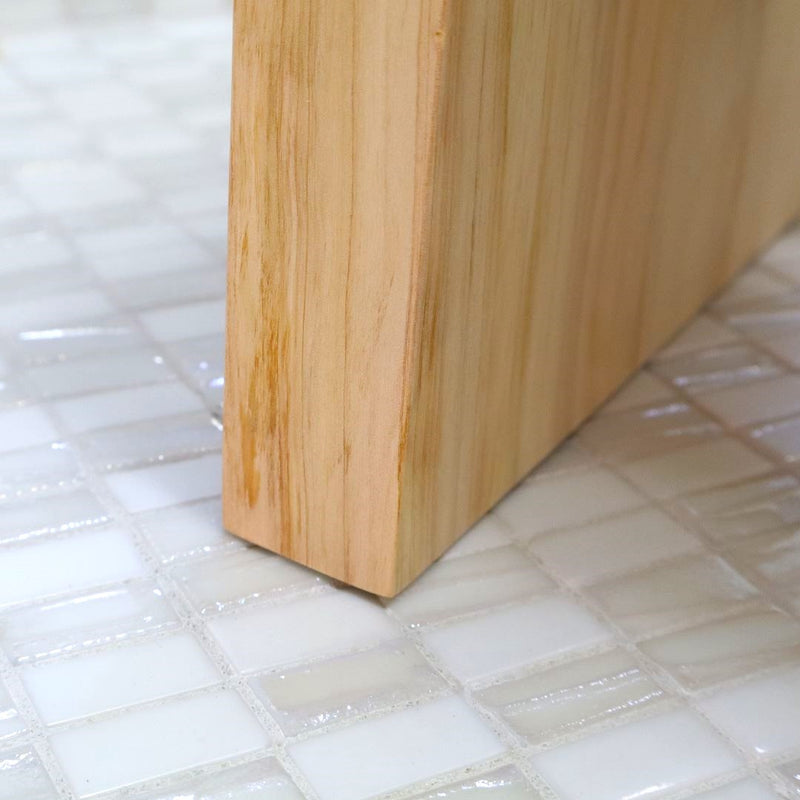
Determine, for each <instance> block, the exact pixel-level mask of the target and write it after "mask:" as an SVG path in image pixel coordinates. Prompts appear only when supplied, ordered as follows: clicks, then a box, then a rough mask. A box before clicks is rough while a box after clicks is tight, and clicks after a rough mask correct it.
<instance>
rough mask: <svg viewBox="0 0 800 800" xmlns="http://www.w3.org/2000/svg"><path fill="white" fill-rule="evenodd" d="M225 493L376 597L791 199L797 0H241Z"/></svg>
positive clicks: (666, 327) (231, 515) (540, 448)
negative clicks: (283, 0)
mask: <svg viewBox="0 0 800 800" xmlns="http://www.w3.org/2000/svg"><path fill="white" fill-rule="evenodd" d="M234 17H235V32H234V36H235V41H234V96H233V129H232V154H231V206H230V259H229V284H228V286H229V293H228V342H227V367H226V384H225V392H226V396H225V461H224V515H225V524H226V526H227V527H228V529H229V530H231V531H232V532H234V533H236V534H238V535H239V536H242V537H244V538H246V539H248V540H250V541H253V542H256V543H257V544H260V545H262V546H264V547H267V548H269V549H270V550H275V551H277V552H280V553H282V554H284V555H286V556H288V557H289V558H291V559H294V560H296V561H300V562H302V563H304V564H308V565H310V566H312V567H314V568H315V569H318V570H321V571H322V572H325V573H327V574H329V575H332V576H334V577H336V578H339V579H341V580H343V581H346V582H347V583H350V584H353V585H355V586H358V587H361V588H364V589H367V590H369V591H372V592H376V593H379V594H382V595H393V594H395V593H396V592H398V591H399V590H401V589H402V588H403V587H404V586H405V585H407V584H408V583H409V582H410V581H411V580H413V578H414V577H416V576H417V575H418V574H419V573H420V572H421V571H422V570H423V569H425V567H427V566H428V565H429V564H430V563H431V561H433V560H434V559H435V558H436V557H437V556H439V555H440V554H441V553H442V552H443V551H444V550H445V549H446V548H447V547H448V545H450V544H451V543H452V542H453V541H454V540H455V539H456V538H457V537H458V536H459V535H460V534H461V533H463V532H464V531H465V530H466V529H467V528H468V527H469V526H470V525H471V524H472V523H473V522H475V521H476V520H477V519H478V518H479V517H480V516H481V515H482V514H483V513H484V512H485V511H487V510H488V509H489V508H490V507H491V506H492V505H493V504H494V503H495V502H497V500H499V499H500V497H502V495H503V494H504V493H505V492H507V491H508V490H509V489H510V488H511V487H512V486H513V485H514V484H515V483H516V482H517V481H519V480H520V478H522V477H523V476H524V475H525V473H526V472H528V471H529V470H530V469H531V468H532V467H533V466H534V465H535V464H536V463H537V462H538V461H539V460H540V459H541V458H542V457H544V456H545V455H546V454H547V452H548V451H550V450H551V449H552V448H553V447H554V446H555V445H556V444H558V442H559V441H560V440H561V439H562V438H563V437H564V436H565V435H567V434H568V433H569V432H570V431H571V430H573V429H574V428H575V426H576V425H578V424H579V423H580V422H581V421H582V420H583V419H585V418H586V416H588V415H589V414H590V413H591V411H592V410H593V409H594V408H596V407H597V405H598V404H599V403H601V402H602V401H603V400H604V399H605V398H606V397H608V395H609V394H610V393H611V392H613V391H614V389H615V388H617V387H618V386H619V385H620V383H621V382H622V381H623V380H624V379H625V378H626V377H627V376H628V375H629V374H630V373H631V372H632V371H633V370H635V369H636V367H637V366H638V365H640V364H641V363H642V361H643V360H645V359H646V358H647V357H648V356H649V355H650V354H652V353H653V351H654V350H655V349H656V348H658V347H659V346H660V345H662V344H663V343H664V342H665V341H667V340H668V339H669V338H670V336H672V335H673V334H674V333H675V331H676V330H677V329H678V328H679V327H680V326H681V325H683V324H684V323H685V322H686V321H687V319H689V318H690V317H691V315H692V314H694V313H695V312H696V311H697V309H698V308H699V307H700V306H701V304H702V303H703V302H704V301H705V300H706V299H707V298H708V297H709V296H710V295H711V294H712V293H713V292H714V291H715V290H716V289H718V288H719V287H720V286H721V285H722V284H723V283H724V282H725V281H726V280H727V279H728V278H729V277H730V276H731V274H732V273H733V271H734V270H735V269H736V268H737V267H739V266H741V265H742V264H743V263H744V262H745V261H746V260H747V259H748V258H750V257H751V256H752V255H753V253H754V252H755V251H756V250H757V249H758V248H759V247H760V246H762V245H763V244H764V243H765V242H766V241H767V240H768V239H769V238H770V237H771V236H773V235H774V234H775V233H776V232H777V231H778V230H779V229H780V228H781V227H782V226H783V225H785V224H786V223H787V221H789V220H790V219H791V218H792V217H793V216H794V215H795V214H796V213H797V212H798V210H799V209H800V3H798V2H797V0H761V1H760V2H757V1H756V0H646V1H645V0H641V1H640V2H636V1H633V0H628V1H625V2H624V1H623V0H606V2H600V0H589V2H587V0H516V1H515V0H496V1H495V0H493V1H492V2H483V1H479V0H474V1H473V0H469V1H468V0H463V1H461V2H446V1H445V0H355V1H354V2H352V3H342V2H340V0H286V2H277V0H237V2H236V5H235V15H234Z"/></svg>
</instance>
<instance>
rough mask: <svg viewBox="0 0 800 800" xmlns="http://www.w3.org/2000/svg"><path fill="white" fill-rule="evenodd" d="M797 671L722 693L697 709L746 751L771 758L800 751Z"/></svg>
mask: <svg viewBox="0 0 800 800" xmlns="http://www.w3.org/2000/svg"><path fill="white" fill-rule="evenodd" d="M799 698H800V669H792V670H789V671H787V672H783V673H780V674H778V675H770V676H769V677H766V678H758V679H756V680H753V681H750V682H748V683H745V684H742V685H741V686H736V687H734V688H732V689H723V690H721V691H719V692H717V693H716V694H714V695H712V696H711V697H709V698H707V699H705V700H702V701H701V702H700V703H699V708H700V710H701V711H703V712H704V713H705V714H706V715H707V716H708V718H709V719H710V720H711V721H712V722H713V723H714V724H715V725H717V726H718V727H719V728H720V729H721V730H722V731H724V732H725V733H726V734H727V735H728V736H730V737H731V739H733V741H734V742H736V743H737V744H738V745H740V746H741V747H743V748H744V749H745V750H747V751H749V752H751V753H753V754H754V755H758V756H773V755H778V754H779V753H783V752H786V751H789V750H792V749H793V748H797V747H800V725H798V724H797V706H798V699H799Z"/></svg>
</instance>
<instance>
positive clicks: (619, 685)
mask: <svg viewBox="0 0 800 800" xmlns="http://www.w3.org/2000/svg"><path fill="white" fill-rule="evenodd" d="M667 696H668V695H667V694H666V692H665V691H664V689H662V688H661V687H660V686H659V685H658V684H657V683H656V682H655V681H654V680H653V679H652V678H651V677H650V676H649V675H648V674H647V673H646V672H645V671H644V669H643V668H642V667H641V665H640V664H638V663H637V662H636V660H635V659H634V658H633V657H632V656H631V655H630V654H629V653H626V652H625V651H624V650H619V649H614V650H611V651H609V652H607V653H602V654H600V655H596V656H590V657H588V658H582V659H578V660H576V661H571V662H568V663H565V664H559V665H558V666H555V667H551V668H550V669H546V670H544V671H542V672H535V673H533V674H531V675H526V676H524V677H522V678H517V679H515V680H510V681H506V682H503V683H499V684H496V685H494V686H490V687H488V688H487V689H484V690H483V691H481V692H479V693H477V694H476V699H477V700H478V702H479V703H480V704H481V705H483V706H485V707H486V708H489V709H492V710H493V711H495V712H496V713H497V714H499V715H500V716H501V717H502V719H503V720H504V721H505V723H506V724H507V725H508V726H509V727H510V728H511V729H512V730H514V731H515V732H516V733H518V734H519V735H520V736H523V737H524V738H525V739H527V740H528V741H530V742H533V743H539V742H547V741H553V740H557V739H558V738H559V737H561V736H564V735H568V734H572V733H579V732H584V731H590V730H591V729H592V727H593V726H596V725H598V724H600V723H608V722H610V721H612V720H615V719H625V718H628V717H630V716H631V715H633V714H636V713H638V712H639V711H641V710H650V709H651V708H652V707H653V706H655V705H656V704H658V703H661V702H663V701H664V700H665V699H666V698H667Z"/></svg>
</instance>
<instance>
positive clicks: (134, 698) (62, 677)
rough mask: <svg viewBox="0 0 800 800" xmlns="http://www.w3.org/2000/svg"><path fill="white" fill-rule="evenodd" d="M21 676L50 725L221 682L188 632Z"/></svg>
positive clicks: (43, 666) (34, 669)
mask: <svg viewBox="0 0 800 800" xmlns="http://www.w3.org/2000/svg"><path fill="white" fill-rule="evenodd" d="M20 677H21V678H22V682H23V684H24V685H25V689H26V691H27V692H28V694H29V695H30V697H31V700H32V701H33V704H34V706H36V709H37V711H38V712H39V715H40V716H41V718H42V720H43V721H44V723H45V724H47V725H52V724H54V723H57V722H68V721H70V720H75V719H80V718H81V717H88V716H93V715H95V714H100V713H102V712H105V711H112V710H114V709H118V708H124V707H125V706H131V705H136V704H137V703H143V702H147V701H149V700H156V699H160V698H164V697H169V696H170V695H173V694H179V693H181V692H188V691H191V690H193V689H201V688H203V687H206V686H211V685H212V684H215V683H219V682H220V681H221V680H222V678H221V676H220V674H219V672H218V671H217V669H216V668H215V667H214V665H213V663H212V662H211V661H210V659H209V658H208V656H207V655H206V654H205V653H204V652H203V648H202V647H200V644H199V643H198V641H197V640H196V639H195V638H194V637H193V636H192V635H191V634H189V633H177V634H173V635H171V636H166V637H160V638H157V639H151V640H149V641H144V642H134V643H132V644H126V645H125V646H122V647H115V648H113V649H110V650H100V651H99V652H94V653H87V654H85V655H79V656H77V657H74V658H68V659H61V660H58V661H49V662H44V663H41V664H34V665H31V666H27V667H25V668H24V669H23V670H22V671H21V673H20Z"/></svg>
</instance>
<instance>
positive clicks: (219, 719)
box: [50, 690, 269, 797]
mask: <svg viewBox="0 0 800 800" xmlns="http://www.w3.org/2000/svg"><path fill="white" fill-rule="evenodd" d="M210 720H213V721H214V722H213V725H211V724H209V721H210ZM268 744H269V739H268V736H267V732H266V730H264V729H263V728H262V727H261V725H260V724H259V722H258V720H257V719H256V717H255V716H254V715H253V713H252V712H251V711H250V709H249V708H248V707H247V706H246V705H245V703H244V702H243V700H242V699H241V697H239V695H237V694H236V693H235V692H234V691H231V690H224V691H219V692H213V693H211V694H199V695H192V696H190V697H184V698H178V699H174V700H170V701H168V702H165V703H163V704H161V705H157V706H150V707H147V708H143V709H136V710H132V711H126V712H124V713H123V714H120V715H118V716H114V717H111V718H108V719H104V720H98V721H93V722H90V723H88V724H86V725H83V726H81V727H78V728H70V729H68V730H63V731H59V732H57V733H53V734H52V736H51V737H50V745H51V747H52V748H53V752H54V753H55V755H56V758H58V760H59V762H60V763H61V764H62V765H63V766H64V771H65V773H66V776H67V779H68V781H69V782H70V785H71V787H72V789H73V790H74V791H75V793H76V795H77V796H78V797H90V796H91V795H94V794H98V793H99V792H104V791H109V790H111V789H119V788H122V787H125V786H129V785H131V784H136V783H141V782H143V781H146V780H151V779H153V778H157V777H159V776H161V775H168V774H169V773H171V772H176V771H178V770H184V769H190V768H193V767H198V766H201V765H203V764H207V763H209V762H214V761H221V760H224V759H230V758H233V757H236V756H241V755H244V754H246V753H250V752H253V751H257V750H259V749H261V748H264V747H266V746H267V745H268ZM98 754H100V757H99V758H98ZM102 754H107V757H102Z"/></svg>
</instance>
